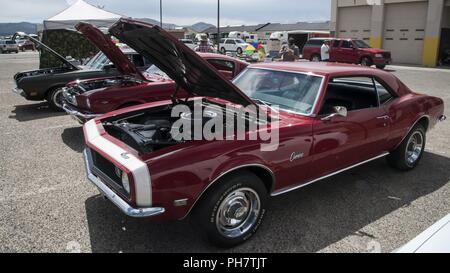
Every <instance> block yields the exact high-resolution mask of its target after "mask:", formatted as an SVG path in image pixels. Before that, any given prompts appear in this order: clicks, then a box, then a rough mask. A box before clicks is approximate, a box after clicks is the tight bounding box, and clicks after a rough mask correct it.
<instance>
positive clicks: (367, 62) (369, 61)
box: [361, 57, 373, 67]
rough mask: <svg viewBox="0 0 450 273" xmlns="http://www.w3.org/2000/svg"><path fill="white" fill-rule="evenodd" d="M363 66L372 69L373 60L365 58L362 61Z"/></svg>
mask: <svg viewBox="0 0 450 273" xmlns="http://www.w3.org/2000/svg"><path fill="white" fill-rule="evenodd" d="M361 65H362V66H367V67H370V66H372V65H373V62H372V60H371V59H370V58H369V57H363V58H362V59H361Z"/></svg>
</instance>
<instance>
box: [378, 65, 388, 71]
mask: <svg viewBox="0 0 450 273" xmlns="http://www.w3.org/2000/svg"><path fill="white" fill-rule="evenodd" d="M377 68H378V69H381V70H383V69H385V68H386V65H385V64H382V65H377Z"/></svg>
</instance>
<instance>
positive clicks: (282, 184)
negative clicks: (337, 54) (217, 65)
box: [84, 19, 445, 247]
mask: <svg viewBox="0 0 450 273" xmlns="http://www.w3.org/2000/svg"><path fill="white" fill-rule="evenodd" d="M110 33H112V34H114V36H115V37H117V38H118V39H121V40H123V41H124V42H126V43H127V44H129V45H130V46H131V47H133V48H134V49H135V50H136V51H137V52H139V53H141V54H142V55H144V56H145V57H147V58H148V59H150V60H151V61H152V62H153V63H154V64H155V65H157V66H158V67H159V68H160V69H161V70H162V71H164V72H165V73H166V74H167V75H168V76H169V77H170V78H171V79H173V80H174V81H175V82H176V83H177V84H178V85H179V87H180V88H183V89H184V90H186V92H188V97H186V98H182V99H181V98H178V97H177V92H176V91H175V92H174V93H173V97H172V99H171V100H169V101H159V102H152V103H148V104H142V105H139V106H133V107H129V108H126V109H121V110H117V111H113V112H110V113H108V114H106V115H104V116H101V117H98V118H96V119H93V120H90V121H89V122H87V123H86V124H85V125H84V135H85V140H86V147H87V149H86V150H85V152H84V156H85V161H86V164H87V168H86V170H87V174H88V178H89V180H90V181H91V182H92V183H93V184H95V185H96V186H97V187H98V188H99V189H100V191H101V192H102V194H103V195H104V196H106V197H107V198H108V199H109V200H110V201H111V202H112V203H114V204H115V205H116V206H117V207H118V208H120V209H121V210H122V212H123V213H125V214H126V215H129V216H132V217H153V219H155V220H156V219H159V220H162V219H183V218H185V217H187V216H188V215H192V216H193V217H194V220H195V221H196V222H197V223H198V227H199V228H201V229H202V230H203V231H204V233H205V234H206V235H207V236H208V238H209V239H210V240H211V241H212V242H213V243H215V244H217V245H219V246H224V247H231V246H235V245H237V244H240V243H243V242H245V241H246V240H248V239H249V238H250V237H251V236H252V235H253V234H254V233H255V232H256V231H257V229H258V227H259V226H260V224H261V222H262V220H263V218H264V216H265V215H266V209H267V200H268V197H269V196H278V195H282V194H284V193H287V192H290V191H293V190H296V189H299V188H302V187H304V186H307V185H309V184H312V183H314V182H316V181H319V180H322V179H324V178H327V177H330V176H332V175H335V174H338V173H340V172H343V171H346V170H349V169H351V168H353V167H356V166H359V165H361V164H364V163H367V162H370V161H372V160H375V159H379V158H382V157H386V156H387V160H388V162H389V164H390V165H391V166H393V167H395V168H397V169H400V170H403V171H408V170H413V169H414V168H415V167H416V166H417V165H418V164H419V162H420V160H421V158H422V155H423V153H424V148H425V144H426V135H427V132H428V131H429V130H431V129H432V128H433V127H434V126H435V125H436V124H437V123H438V122H439V121H443V120H445V116H444V114H443V113H444V104H443V100H442V99H440V98H436V97H432V96H428V95H424V94H419V93H415V92H413V91H411V90H410V89H409V88H408V87H406V86H405V85H404V84H403V83H402V82H401V81H400V80H399V79H398V78H396V77H395V76H394V75H392V74H391V73H387V72H385V71H382V70H378V69H371V68H366V67H359V66H354V65H345V64H328V63H312V62H292V63H261V64H255V65H250V66H248V67H247V68H246V69H245V70H244V71H243V72H242V73H241V74H240V75H239V76H238V77H236V78H235V79H234V80H233V82H231V81H229V80H227V79H226V78H225V77H224V76H222V75H221V74H220V73H219V72H218V71H217V70H216V69H214V68H212V66H211V65H210V64H209V63H208V62H206V61H205V60H204V59H203V58H201V57H200V56H199V55H197V54H196V53H195V52H192V51H191V50H189V49H188V48H187V47H186V46H184V45H183V44H182V43H181V42H179V41H178V40H177V39H176V38H174V37H173V36H171V35H170V34H169V33H168V32H166V31H164V30H163V29H161V28H160V27H158V26H154V25H150V24H147V23H143V22H138V21H133V20H131V19H120V20H119V21H118V22H117V23H116V24H114V25H113V26H112V27H111V29H110ZM161 52H164V53H165V54H161ZM199 75H202V76H201V77H199ZM276 105H279V110H278V111H276V109H273V107H274V106H276ZM250 106H251V107H253V109H255V110H254V111H253V110H252V111H253V113H255V111H256V112H258V113H264V114H266V115H267V116H268V118H267V119H260V118H251V117H250V115H247V114H246V115H242V114H240V113H242V108H243V107H247V108H249V107H250ZM175 107H180V108H183V109H185V110H184V111H182V112H180V114H179V116H178V115H175V116H174V115H173V113H172V110H173V109H174V108H175ZM194 108H197V109H198V108H200V109H202V110H204V111H205V112H204V114H203V115H200V116H196V114H195V113H194V114H192V110H193V109H194ZM249 114H250V113H249ZM230 116H231V117H235V118H236V119H237V120H238V122H239V120H241V121H242V120H243V121H245V122H244V124H247V125H248V127H246V128H247V129H246V130H245V132H244V133H245V135H246V138H245V139H246V140H236V139H235V138H233V136H234V134H238V132H236V131H235V130H233V129H231V130H229V131H228V130H227V131H228V132H226V133H225V134H226V137H227V138H224V140H219V139H217V140H206V139H204V138H202V139H197V140H184V141H178V140H176V130H175V131H173V132H175V135H174V134H173V133H172V130H171V128H172V129H174V128H175V129H176V128H177V126H179V125H178V124H177V123H178V122H179V121H180V120H185V121H186V120H187V121H195V120H197V121H198V122H200V123H202V124H208V123H209V122H210V121H211V119H213V118H217V117H223V118H224V119H220V118H219V120H222V122H223V120H227V119H225V117H230ZM227 121H228V120H227ZM220 124H222V123H220ZM232 124H233V123H232V121H231V123H229V122H225V126H226V127H227V128H235V127H231V126H233V125H232ZM253 125H255V126H256V125H257V127H253ZM178 128H180V127H178ZM252 128H254V129H252ZM266 129H270V130H276V129H278V130H279V134H278V137H279V143H278V148H277V149H274V150H273V151H263V150H262V149H261V146H260V145H261V144H263V143H264V142H265V141H262V140H249V135H250V134H253V133H256V132H259V131H261V130H266ZM228 136H231V137H232V138H231V140H228Z"/></svg>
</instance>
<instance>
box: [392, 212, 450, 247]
mask: <svg viewBox="0 0 450 273" xmlns="http://www.w3.org/2000/svg"><path fill="white" fill-rule="evenodd" d="M395 252H396V253H409V254H411V253H450V214H449V215H447V216H446V217H444V218H442V219H441V220H440V221H438V222H436V223H435V224H434V225H432V226H431V227H430V228H428V229H427V230H425V231H424V232H423V233H421V234H420V235H418V236H417V237H416V238H414V239H413V240H412V241H411V242H409V243H407V244H406V245H404V246H402V247H401V248H399V249H398V250H396V251H395Z"/></svg>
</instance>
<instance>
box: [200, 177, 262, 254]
mask: <svg viewBox="0 0 450 273" xmlns="http://www.w3.org/2000/svg"><path fill="white" fill-rule="evenodd" d="M217 183H219V184H217V185H215V186H214V188H212V189H211V190H209V191H208V192H207V193H206V196H204V198H203V199H202V200H201V201H200V202H199V204H197V206H196V208H195V211H194V219H195V220H196V222H197V223H198V224H199V226H200V227H202V229H203V230H204V232H205V234H206V236H207V237H208V239H209V241H210V242H211V243H213V244H215V245H217V246H219V247H224V248H229V247H233V246H236V245H239V244H242V243H244V242H245V241H247V240H248V239H250V238H251V237H252V236H253V235H254V234H255V233H256V231H257V230H258V228H259V226H260V224H261V221H262V219H263V217H264V215H265V208H266V203H267V196H268V194H267V189H266V188H265V186H264V184H263V182H262V181H261V179H259V177H257V176H256V175H254V174H253V173H250V172H244V171H242V172H238V173H235V174H232V175H229V176H226V177H225V178H223V179H221V181H218V182H217Z"/></svg>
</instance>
